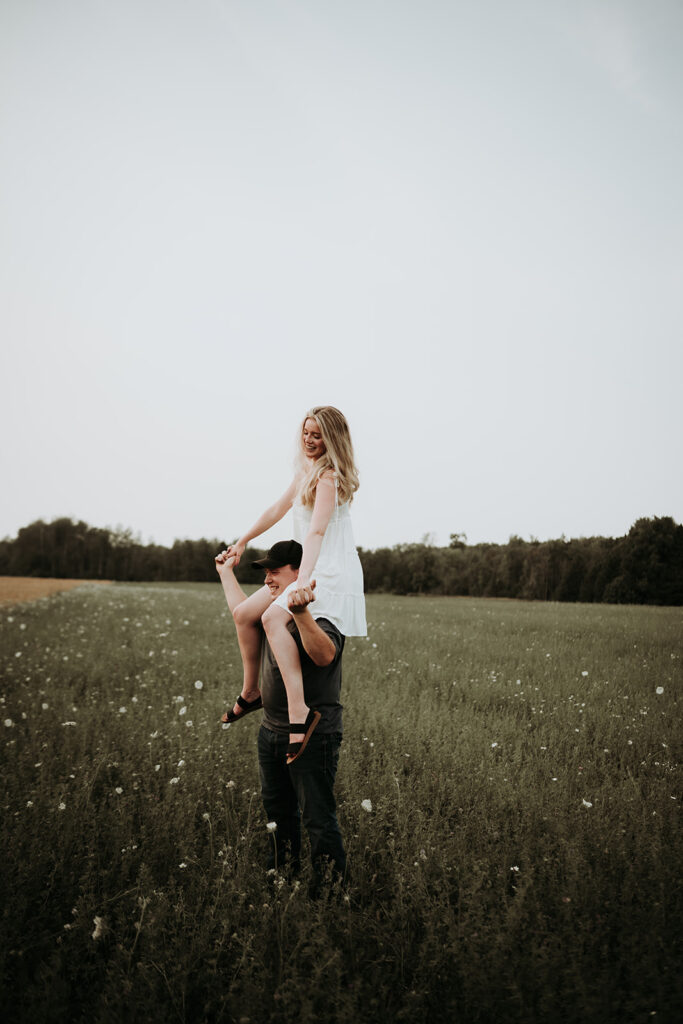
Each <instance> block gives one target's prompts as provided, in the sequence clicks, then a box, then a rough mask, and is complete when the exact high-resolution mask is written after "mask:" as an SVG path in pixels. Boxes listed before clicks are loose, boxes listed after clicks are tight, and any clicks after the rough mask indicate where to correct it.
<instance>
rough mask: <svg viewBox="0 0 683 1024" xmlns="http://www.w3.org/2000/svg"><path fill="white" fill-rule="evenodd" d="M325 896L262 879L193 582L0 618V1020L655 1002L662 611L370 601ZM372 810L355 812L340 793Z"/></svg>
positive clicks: (660, 961) (242, 761)
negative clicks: (342, 846) (340, 870)
mask: <svg viewBox="0 0 683 1024" xmlns="http://www.w3.org/2000/svg"><path fill="white" fill-rule="evenodd" d="M368 618H369V624H370V636H369V637H368V639H367V640H365V639H364V640H349V641H348V643H347V649H346V653H345V656H344V658H345V660H344V694H343V699H344V703H345V708H346V710H345V740H344V744H343V746H342V754H341V758H340V768H339V776H338V785H337V793H338V799H339V818H340V824H341V826H342V831H343V833H344V836H345V839H346V842H347V849H348V854H349V863H350V870H351V884H350V887H349V889H348V891H347V892H346V893H338V892H337V893H335V892H333V893H331V894H330V896H329V898H324V899H322V900H320V901H317V902H311V901H310V900H309V899H308V897H307V895H306V892H307V890H306V878H305V877H304V878H303V879H302V881H301V884H298V883H296V882H295V883H291V882H289V881H286V880H283V879H279V878H273V877H272V876H271V877H270V878H268V877H267V876H266V875H265V873H264V871H263V870H262V867H261V863H262V854H263V850H264V844H265V843H266V842H268V841H269V840H270V837H269V835H268V834H267V832H266V828H265V825H266V819H265V816H264V812H263V810H262V807H261V803H260V796H259V789H258V772H257V763H256V749H255V748H256V733H257V728H258V721H257V720H258V718H259V716H258V715H252V716H250V718H249V720H247V721H246V722H243V723H239V724H238V725H235V726H231V727H229V728H221V726H220V725H219V724H218V719H219V717H220V714H221V713H222V711H223V710H224V709H225V707H226V705H229V704H231V703H232V699H233V698H234V696H235V695H236V693H237V692H238V691H239V685H240V684H239V680H240V663H239V654H238V650H237V645H236V641H235V636H234V629H233V627H232V622H231V620H230V618H229V615H228V613H227V610H226V608H225V604H224V602H223V598H222V593H221V591H220V588H219V586H218V584H216V585H215V586H209V585H154V586H153V585H123V584H117V585H114V586H111V587H101V588H87V587H86V588H79V589H77V590H73V591H71V592H69V593H65V594H60V595H57V596H54V597H50V598H47V599H44V600H42V601H37V602H34V603H31V604H25V605H21V606H16V607H13V608H4V609H3V610H2V612H0V671H1V673H2V686H1V693H0V696H1V699H2V716H1V721H2V722H4V725H2V739H3V744H2V754H3V759H4V765H3V770H2V783H1V784H2V809H3V814H2V848H3V859H4V865H3V867H4V870H3V872H2V935H1V941H0V956H1V957H2V1009H3V1010H4V1013H3V1018H4V1020H7V1021H27V1022H28V1021H30V1022H31V1024H33V1022H43V1021H45V1022H48V1021H55V1022H56V1021H75V1022H79V1021H84V1022H85V1021H88V1022H116V1021H126V1022H129V1021H144V1022H146V1024H152V1022H157V1021H158V1022H161V1021H163V1022H170V1021H182V1022H201V1021H212V1022H213V1021H216V1022H218V1021H226V1022H228V1021H230V1022H236V1024H258V1022H262V1021H264V1022H265V1021H274V1022H275V1021H277V1022H289V1021H299V1022H308V1021H313V1020H317V1021H325V1022H326V1021H335V1022H336V1021H339V1022H365V1021H368V1022H370V1021H373V1022H374V1021H377V1022H380V1021H382V1022H384V1021H387V1020H396V1021H404V1020H405V1021H409V1020H429V1021H453V1022H470V1021H472V1022H507V1021H510V1022H532V1021H533V1022H554V1021H568V1022H574V1021H576V1022H579V1021H580V1022H587V1021H591V1022H592V1021H595V1022H602V1024H604V1022H619V1024H624V1022H631V1021H643V1022H644V1021H650V1020H654V1021H655V1022H656V1021H660V1022H661V1021H666V1022H669V1021H671V1022H673V1021H678V1020H679V1019H680V1011H681V1006H682V1005H683V984H682V982H681V970H680V968H681V909H682V907H681V904H682V901H681V879H682V877H683V871H682V860H683V858H682V856H681V834H680V826H679V820H680V819H679V816H680V801H681V790H680V779H679V768H678V762H679V760H680V742H681V728H680V711H679V706H678V703H677V700H678V697H677V695H678V694H679V693H680V689H681V675H682V668H681V655H682V651H681V635H682V630H681V626H682V625H683V622H682V618H683V617H682V614H681V610H680V609H668V608H635V607H616V606H589V605H558V604H540V603H520V602H512V601H494V600H484V599H458V598H398V597H388V596H387V597H383V596H372V597H369V598H368ZM367 800H369V801H371V804H372V810H371V811H366V810H365V809H364V808H363V806H362V804H361V802H362V801H367Z"/></svg>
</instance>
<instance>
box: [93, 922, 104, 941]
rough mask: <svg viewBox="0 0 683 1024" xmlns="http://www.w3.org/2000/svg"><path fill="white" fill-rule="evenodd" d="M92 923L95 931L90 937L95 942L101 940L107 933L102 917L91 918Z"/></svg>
mask: <svg viewBox="0 0 683 1024" xmlns="http://www.w3.org/2000/svg"><path fill="white" fill-rule="evenodd" d="M92 923H93V924H94V925H95V930H94V932H93V933H92V937H93V939H94V941H95V942H97V940H98V939H101V938H102V936H103V935H104V934H105V933H106V931H107V923H106V921H105V920H104V918H103V917H93V919H92Z"/></svg>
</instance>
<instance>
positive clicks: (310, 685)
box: [259, 619, 344, 735]
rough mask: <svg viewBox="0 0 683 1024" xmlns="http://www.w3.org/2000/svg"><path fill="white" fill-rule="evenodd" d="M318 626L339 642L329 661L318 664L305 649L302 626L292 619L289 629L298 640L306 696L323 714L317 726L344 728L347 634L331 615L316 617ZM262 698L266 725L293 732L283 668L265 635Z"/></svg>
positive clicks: (322, 729) (321, 729)
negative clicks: (335, 624) (344, 676)
mask: <svg viewBox="0 0 683 1024" xmlns="http://www.w3.org/2000/svg"><path fill="white" fill-rule="evenodd" d="M316 623H317V624H318V626H319V627H320V628H321V629H322V630H323V631H324V632H325V633H326V634H327V636H329V638H330V640H331V641H332V643H333V644H334V646H335V651H336V653H335V656H334V659H333V660H332V662H331V664H329V665H315V664H314V663H313V662H312V661H311V659H310V658H309V656H308V655H307V654H306V651H305V650H304V647H303V644H302V642H301V637H300V636H299V630H298V629H297V628H296V626H295V625H294V622H292V621H290V622H289V624H288V627H287V628H288V629H289V631H290V633H291V634H292V636H293V637H294V639H295V641H296V645H297V647H298V649H299V657H300V659H301V671H302V674H303V678H304V700H305V701H306V703H307V704H308V706H309V708H314V709H315V710H316V711H319V712H320V714H321V719H320V722H319V723H318V725H317V727H316V730H315V731H316V732H318V733H331V732H339V733H340V732H341V731H342V705H341V703H340V701H339V698H340V696H341V681H342V673H341V662H342V651H343V650H344V637H343V636H342V634H341V633H340V632H339V630H338V629H337V628H336V626H333V625H332V623H331V622H328V621H327V619H316ZM259 685H260V687H261V699H262V700H263V725H265V727H266V729H270V730H271V731H272V732H277V733H282V734H283V735H287V734H288V733H289V714H288V711H287V691H286V690H285V684H284V683H283V682H282V676H281V675H280V669H279V668H278V664H277V662H276V660H275V657H274V655H273V652H272V651H271V649H270V646H269V644H268V641H267V640H266V638H265V636H264V637H263V643H262V645H261V678H260V683H259Z"/></svg>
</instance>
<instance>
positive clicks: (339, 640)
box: [315, 619, 346, 657]
mask: <svg viewBox="0 0 683 1024" xmlns="http://www.w3.org/2000/svg"><path fill="white" fill-rule="evenodd" d="M315 621H316V622H317V624H318V625H319V626H320V628H321V629H322V631H323V633H326V634H327V636H329V638H330V640H331V641H332V643H333V644H334V646H335V650H336V657H339V655H340V654H341V653H342V651H343V650H344V640H345V639H346V638H345V637H344V635H343V634H342V633H340V632H339V630H338V629H337V627H336V626H333V625H332V623H331V622H329V621H328V620H327V619H316V620H315Z"/></svg>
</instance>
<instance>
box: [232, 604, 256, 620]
mask: <svg viewBox="0 0 683 1024" xmlns="http://www.w3.org/2000/svg"><path fill="white" fill-rule="evenodd" d="M232 617H233V619H234V622H235V625H236V626H256V625H257V624H258V616H255V615H254V613H253V612H252V611H251V609H250V608H249V606H248V602H247V601H242V603H241V604H238V605H237V607H236V608H235V610H234V611H233V613H232Z"/></svg>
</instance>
